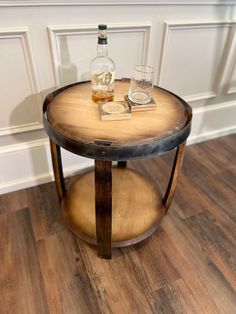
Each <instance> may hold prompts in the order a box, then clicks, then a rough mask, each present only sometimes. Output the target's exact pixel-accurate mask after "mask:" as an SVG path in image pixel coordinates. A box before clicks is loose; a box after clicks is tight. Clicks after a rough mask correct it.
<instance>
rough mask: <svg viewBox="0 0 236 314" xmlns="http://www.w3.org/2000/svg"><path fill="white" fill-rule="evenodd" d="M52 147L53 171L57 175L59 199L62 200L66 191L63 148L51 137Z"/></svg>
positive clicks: (56, 182)
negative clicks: (62, 157)
mask: <svg viewBox="0 0 236 314" xmlns="http://www.w3.org/2000/svg"><path fill="white" fill-rule="evenodd" d="M50 149H51V157H52V166H53V173H54V177H55V184H56V189H57V194H58V198H59V201H60V202H61V201H62V199H63V196H64V194H65V191H66V188H65V182H64V176H63V170H62V163H61V150H60V146H58V145H56V144H55V143H54V142H53V141H52V140H51V139H50Z"/></svg>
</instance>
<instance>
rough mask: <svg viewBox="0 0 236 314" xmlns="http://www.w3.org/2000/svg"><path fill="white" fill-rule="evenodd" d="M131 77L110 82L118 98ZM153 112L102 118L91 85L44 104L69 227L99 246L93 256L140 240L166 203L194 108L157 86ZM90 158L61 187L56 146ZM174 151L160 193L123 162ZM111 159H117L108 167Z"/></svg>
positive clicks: (155, 224)
mask: <svg viewBox="0 0 236 314" xmlns="http://www.w3.org/2000/svg"><path fill="white" fill-rule="evenodd" d="M128 87H129V82H127V81H125V80H120V81H116V82H115V100H122V99H123V98H124V95H126V94H127V91H128ZM153 98H154V100H155V101H156V103H157V107H156V109H155V110H151V111H144V112H133V113H132V118H131V119H130V120H119V121H102V120H100V116H99V112H98V108H97V104H95V103H93V102H92V100H91V86H90V82H82V83H77V84H72V85H69V86H65V87H63V88H60V89H58V90H56V91H55V92H53V93H51V94H49V95H48V96H47V97H46V99H45V101H44V105H43V112H44V127H45V130H46V132H47V134H48V136H49V138H50V147H51V155H52V163H53V170H54V176H55V183H56V188H57V192H58V196H59V200H60V203H61V206H62V209H63V212H64V217H65V219H66V221H67V223H68V226H69V228H70V230H71V231H72V232H73V233H74V234H75V235H76V236H78V237H80V238H82V239H83V240H85V241H87V242H89V243H92V244H95V245H97V248H98V256H100V257H103V258H111V248H112V247H122V246H128V245H131V244H134V243H137V242H139V241H141V240H144V239H145V238H147V237H148V236H150V235H151V234H152V233H153V232H154V231H155V230H156V229H157V228H158V226H159V224H160V222H161V220H162V218H163V217H164V215H165V214H166V213H167V211H168V208H169V206H170V204H171V201H172V197H173V194H174V190H175V187H176V182H177V177H178V174H179V171H180V168H181V163H182V160H183V155H184V147H185V143H186V139H187V137H188V136H189V134H190V128H191V119H192V110H191V107H190V106H189V105H188V104H187V103H186V102H185V101H184V100H182V99H181V98H180V97H178V96H176V95H175V94H173V93H171V92H169V91H167V90H164V89H161V88H159V87H155V88H154V92H153ZM61 147H63V148H64V149H66V150H68V151H70V152H73V153H75V154H77V155H81V156H85V157H88V158H92V159H94V160H95V167H94V171H91V170H90V171H88V172H86V173H84V174H83V175H81V176H80V177H79V179H78V180H77V181H75V182H74V183H73V184H72V185H71V186H70V187H69V188H68V190H66V188H65V184H64V178H63V168H62V162H61V152H60V148H61ZM175 148H176V155H175V159H174V162H173V166H172V172H171V174H170V179H169V184H168V186H167V189H166V193H165V194H164V196H162V195H161V193H160V192H159V190H158V188H157V187H156V186H155V184H153V183H152V182H150V181H149V180H147V179H146V178H145V177H144V176H142V175H141V174H140V173H138V172H136V171H134V170H131V169H129V168H127V167H126V161H127V160H133V159H144V158H148V157H154V156H158V155H161V154H164V153H167V152H169V151H170V150H173V149H175ZM112 161H118V165H117V167H112Z"/></svg>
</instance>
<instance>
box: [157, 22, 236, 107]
mask: <svg viewBox="0 0 236 314" xmlns="http://www.w3.org/2000/svg"><path fill="white" fill-rule="evenodd" d="M234 25H235V23H234V22H232V21H194V22H192V21H191V22H190V21H181V22H179V21H178V22H174V21H173V22H172V21H168V22H164V31H163V46H162V51H161V58H160V66H159V73H158V84H159V85H162V81H163V76H164V71H165V65H166V58H167V53H168V45H169V37H170V32H171V31H173V30H177V31H178V30H183V29H185V30H191V29H205V28H207V29H209V28H229V29H230V30H231V33H234V27H235V26H234ZM232 56H233V54H232ZM228 62H229V59H228V57H227V55H226V54H225V55H224V60H223V62H222V64H221V68H222V69H224V68H226V65H227V63H228ZM222 71H223V70H222ZM220 81H222V75H221V78H220ZM219 84H220V82H218V85H219ZM215 89H217V90H218V86H215ZM215 89H214V90H209V91H207V92H203V93H197V94H192V95H182V97H183V98H184V99H185V100H186V101H189V102H191V101H198V100H205V99H209V98H213V97H215V96H217V90H215Z"/></svg>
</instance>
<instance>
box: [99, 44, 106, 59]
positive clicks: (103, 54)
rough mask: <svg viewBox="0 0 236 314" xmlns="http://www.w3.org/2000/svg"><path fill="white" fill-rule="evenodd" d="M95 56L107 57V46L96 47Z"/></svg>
mask: <svg viewBox="0 0 236 314" xmlns="http://www.w3.org/2000/svg"><path fill="white" fill-rule="evenodd" d="M97 55H98V56H99V57H107V56H108V49H107V44H102V45H101V44H98V45H97Z"/></svg>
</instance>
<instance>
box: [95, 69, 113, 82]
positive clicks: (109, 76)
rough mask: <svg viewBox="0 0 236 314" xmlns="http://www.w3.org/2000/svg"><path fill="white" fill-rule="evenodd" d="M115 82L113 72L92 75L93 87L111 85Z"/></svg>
mask: <svg viewBox="0 0 236 314" xmlns="http://www.w3.org/2000/svg"><path fill="white" fill-rule="evenodd" d="M114 80H115V71H109V72H102V73H99V74H93V75H92V84H93V85H112V84H113V83H114Z"/></svg>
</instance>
